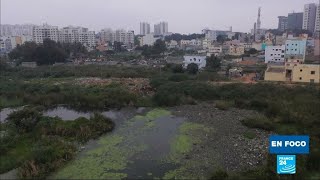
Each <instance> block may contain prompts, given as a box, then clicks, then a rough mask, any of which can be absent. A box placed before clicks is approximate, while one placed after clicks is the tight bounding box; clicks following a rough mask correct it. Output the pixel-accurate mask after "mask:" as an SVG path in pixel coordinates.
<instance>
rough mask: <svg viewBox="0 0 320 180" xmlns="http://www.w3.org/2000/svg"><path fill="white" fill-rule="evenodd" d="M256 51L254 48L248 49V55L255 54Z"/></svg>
mask: <svg viewBox="0 0 320 180" xmlns="http://www.w3.org/2000/svg"><path fill="white" fill-rule="evenodd" d="M257 52H258V51H257V50H256V49H255V48H250V49H249V51H248V53H249V54H256V53H257Z"/></svg>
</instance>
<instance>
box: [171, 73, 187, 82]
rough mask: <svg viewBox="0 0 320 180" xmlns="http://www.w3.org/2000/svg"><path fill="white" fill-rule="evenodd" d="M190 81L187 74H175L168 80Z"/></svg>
mask: <svg viewBox="0 0 320 180" xmlns="http://www.w3.org/2000/svg"><path fill="white" fill-rule="evenodd" d="M188 79H189V77H188V75H186V74H173V75H171V76H169V78H168V80H169V81H174V82H181V81H186V80H188Z"/></svg>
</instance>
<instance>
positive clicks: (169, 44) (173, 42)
mask: <svg viewBox="0 0 320 180" xmlns="http://www.w3.org/2000/svg"><path fill="white" fill-rule="evenodd" d="M167 47H168V48H169V49H174V48H177V47H178V42H177V41H175V40H171V41H170V42H169V43H167Z"/></svg>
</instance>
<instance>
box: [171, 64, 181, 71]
mask: <svg viewBox="0 0 320 180" xmlns="http://www.w3.org/2000/svg"><path fill="white" fill-rule="evenodd" d="M171 68H172V72H173V73H183V72H184V69H183V67H182V65H181V64H174V65H172V67H171Z"/></svg>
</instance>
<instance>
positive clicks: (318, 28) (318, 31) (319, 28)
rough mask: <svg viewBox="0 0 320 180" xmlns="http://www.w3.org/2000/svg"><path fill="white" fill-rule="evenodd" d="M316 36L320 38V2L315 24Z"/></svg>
mask: <svg viewBox="0 0 320 180" xmlns="http://www.w3.org/2000/svg"><path fill="white" fill-rule="evenodd" d="M314 36H315V37H316V38H318V39H319V38H320V3H319V4H318V5H317V11H316V21H315V25H314Z"/></svg>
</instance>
